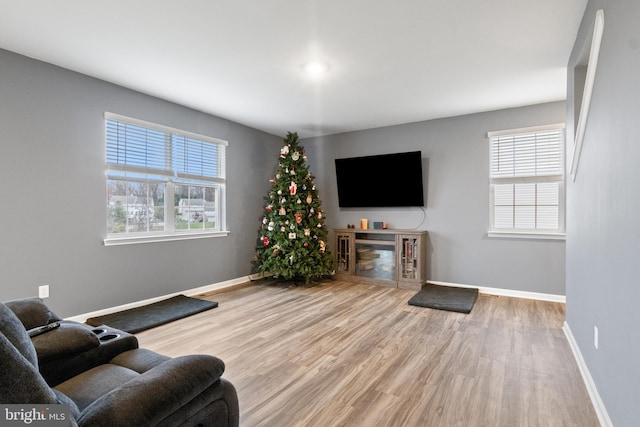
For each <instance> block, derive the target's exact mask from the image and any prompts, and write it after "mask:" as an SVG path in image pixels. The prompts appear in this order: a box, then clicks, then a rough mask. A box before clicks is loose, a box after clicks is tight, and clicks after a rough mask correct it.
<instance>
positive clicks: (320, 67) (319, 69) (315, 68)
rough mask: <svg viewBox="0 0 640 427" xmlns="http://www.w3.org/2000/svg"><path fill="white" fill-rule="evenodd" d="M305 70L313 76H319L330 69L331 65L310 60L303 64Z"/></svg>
mask: <svg viewBox="0 0 640 427" xmlns="http://www.w3.org/2000/svg"><path fill="white" fill-rule="evenodd" d="M302 69H303V70H304V72H305V73H306V74H307V75H308V76H310V77H313V78H319V77H321V76H323V75H325V74H326V73H327V72H328V71H329V65H328V64H327V63H325V62H308V63H306V64H304V65H303V66H302Z"/></svg>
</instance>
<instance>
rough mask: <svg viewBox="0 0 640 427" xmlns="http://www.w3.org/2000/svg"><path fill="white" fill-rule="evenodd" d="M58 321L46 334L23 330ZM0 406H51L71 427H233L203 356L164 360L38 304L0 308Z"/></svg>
mask: <svg viewBox="0 0 640 427" xmlns="http://www.w3.org/2000/svg"><path fill="white" fill-rule="evenodd" d="M54 322H60V326H59V327H57V328H55V329H52V330H50V331H48V332H45V333H42V334H40V335H37V336H33V337H30V334H29V331H31V332H33V331H34V330H35V329H36V328H38V327H40V326H43V325H49V324H52V323H54ZM0 364H1V365H0V366H1V367H2V375H0V403H4V404H57V403H63V404H67V405H69V408H70V415H71V418H72V419H71V420H70V425H79V426H109V427H116V426H136V427H138V426H156V425H157V426H203V427H206V426H221V427H222V426H224V427H227V426H238V423H239V407H238V397H237V394H236V391H235V389H234V387H233V385H232V384H231V383H230V382H229V381H227V380H226V379H225V378H223V377H222V373H223V372H224V368H225V367H224V363H223V362H222V360H220V359H218V358H216V357H214V356H209V355H190V356H182V357H176V358H169V357H167V356H163V355H160V354H157V353H154V352H152V351H150V350H147V349H141V348H138V341H137V339H136V338H135V336H133V335H130V334H127V333H125V332H122V331H119V330H115V329H112V328H109V327H107V326H102V327H98V328H93V327H90V326H87V325H84V324H81V323H77V322H72V321H64V320H62V319H60V318H59V317H58V316H56V314H55V313H53V312H52V311H51V310H49V308H48V307H47V306H46V305H45V304H44V303H43V301H42V300H40V299H39V298H29V299H23V300H15V301H9V302H6V303H4V304H3V303H0Z"/></svg>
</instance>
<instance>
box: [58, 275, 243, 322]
mask: <svg viewBox="0 0 640 427" xmlns="http://www.w3.org/2000/svg"><path fill="white" fill-rule="evenodd" d="M247 282H249V276H243V277H238V278H237V279H231V280H227V281H224V282H218V283H213V284H211V285H205V286H201V287H199V288H193V289H187V290H184V291H181V292H173V293H171V294H167V295H161V296H159V297H155V298H149V299H146V300H142V301H135V302H132V303H128V304H123V305H118V306H115V307H109V308H105V309H103V310H97V311H92V312H90V313H84V314H78V315H76V316H71V317H66V318H65V320H73V321H76V322H80V323H84V322H86V320H87V319H88V318H90V317H96V316H104V315H105V314H110V313H116V312H118V311H122V310H128V309H130V308H136V307H141V306H143V305H147V304H152V303H154V302H158V301H162V300H164V299H167V298H171V297H174V296H176V295H186V296H194V295H200V294H204V293H206V292H211V291H217V290H220V289H226V288H232V287H234V286H238V285H242V284H244V283H247Z"/></svg>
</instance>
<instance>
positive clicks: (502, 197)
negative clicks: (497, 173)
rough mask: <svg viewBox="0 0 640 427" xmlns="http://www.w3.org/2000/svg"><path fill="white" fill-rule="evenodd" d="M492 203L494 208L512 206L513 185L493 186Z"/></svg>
mask: <svg viewBox="0 0 640 427" xmlns="http://www.w3.org/2000/svg"><path fill="white" fill-rule="evenodd" d="M493 192H494V196H493V199H494V200H493V203H494V204H495V205H496V206H513V184H507V185H495V186H494V187H493Z"/></svg>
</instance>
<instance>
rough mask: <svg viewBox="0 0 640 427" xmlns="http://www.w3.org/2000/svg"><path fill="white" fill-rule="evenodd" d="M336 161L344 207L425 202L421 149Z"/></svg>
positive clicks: (339, 203)
mask: <svg viewBox="0 0 640 427" xmlns="http://www.w3.org/2000/svg"><path fill="white" fill-rule="evenodd" d="M335 162H336V178H337V183H338V205H339V206H340V207H341V208H376V207H409V206H424V190H423V188H422V153H421V152H420V151H410V152H406V153H393V154H382V155H377V156H365V157H350V158H345V159H336V160H335Z"/></svg>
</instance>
